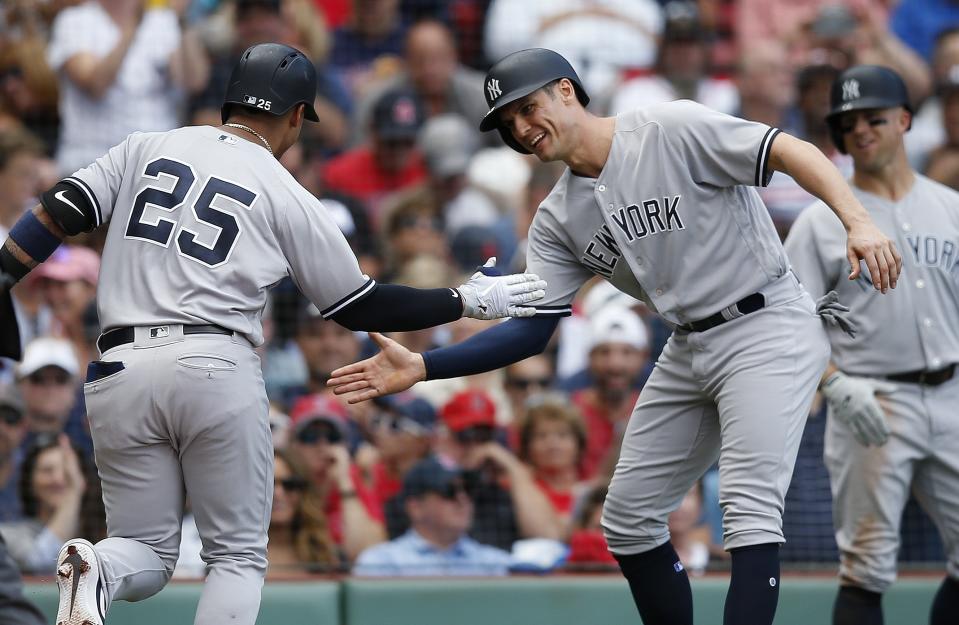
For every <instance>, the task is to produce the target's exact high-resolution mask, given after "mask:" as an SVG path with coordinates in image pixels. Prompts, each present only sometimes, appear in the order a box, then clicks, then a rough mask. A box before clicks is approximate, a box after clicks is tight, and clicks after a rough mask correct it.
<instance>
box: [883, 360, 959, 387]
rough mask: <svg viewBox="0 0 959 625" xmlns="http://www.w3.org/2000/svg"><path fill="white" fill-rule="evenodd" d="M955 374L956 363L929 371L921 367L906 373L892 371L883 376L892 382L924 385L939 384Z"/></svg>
mask: <svg viewBox="0 0 959 625" xmlns="http://www.w3.org/2000/svg"><path fill="white" fill-rule="evenodd" d="M955 374H956V365H955V364H951V365H949V366H948V367H946V368H945V369H938V370H936V371H929V370H928V369H921V370H919V371H907V372H906V373H894V374H892V375H887V376H885V378H886V379H887V380H891V381H893V382H909V383H912V384H924V385H926V386H939V385H940V384H942V383H943V382H948V381H949V380H951V379H952V378H953V376H955Z"/></svg>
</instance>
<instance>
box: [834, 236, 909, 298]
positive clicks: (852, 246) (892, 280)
mask: <svg viewBox="0 0 959 625" xmlns="http://www.w3.org/2000/svg"><path fill="white" fill-rule="evenodd" d="M846 257H847V258H848V259H849V267H850V269H851V271H850V273H849V279H850V280H855V279H856V278H858V277H859V274H860V273H861V272H862V269H861V268H860V266H859V261H860V259H861V260H862V261H863V262H865V263H866V267H868V268H869V275H870V276H872V285H873V286H874V287H876V290H878V291H882V292H883V293H885V292H886V290H887V289H888V288H890V287H892V288H896V282H897V281H898V280H899V272H900V271H901V270H902V257H901V256H899V252H898V251H896V246H895V245H893V242H892V241H891V240H890V239H889V237H887V236H886V235H884V234H883V233H882V231H880V230H879V228H877V227H876V225H875V224H874V223H872V222H871V221H870V222H864V223H859V224H857V225H855V226H854V227H852V228H850V229H849V239H848V241H847V242H846Z"/></svg>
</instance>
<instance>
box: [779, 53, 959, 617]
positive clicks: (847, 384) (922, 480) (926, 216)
mask: <svg viewBox="0 0 959 625" xmlns="http://www.w3.org/2000/svg"><path fill="white" fill-rule="evenodd" d="M831 99H832V101H831V112H830V113H829V116H828V117H827V121H828V123H829V125H830V129H831V131H832V135H833V141H834V143H835V145H836V147H837V148H839V150H840V151H842V152H844V153H848V154H850V155H851V156H852V158H853V163H854V171H853V177H852V189H853V193H855V195H856V197H857V198H858V199H859V201H860V202H862V204H863V206H865V207H866V208H867V209H868V210H869V213H870V215H872V217H873V219H874V220H875V221H876V223H877V224H878V226H879V228H880V229H881V230H882V231H883V232H886V233H888V234H889V235H890V236H891V237H892V238H893V240H894V241H895V243H896V244H897V245H898V246H899V247H900V249H902V250H904V251H905V252H904V257H905V258H904V259H903V273H902V280H901V281H900V283H899V284H900V286H899V290H898V291H897V292H896V293H895V294H894V295H892V296H889V297H876V296H875V295H874V293H873V290H872V289H871V288H869V286H870V285H869V280H868V278H867V277H866V276H865V274H864V275H862V276H860V277H859V279H857V280H855V281H852V282H850V281H848V280H844V279H843V275H842V274H843V273H844V258H845V256H844V249H843V234H844V233H843V227H842V224H841V223H840V222H839V220H838V219H836V217H835V216H834V215H833V214H832V213H831V212H830V211H829V209H828V208H827V207H826V205H825V204H822V203H816V204H813V205H812V206H810V207H809V208H807V209H806V210H805V211H803V213H802V214H800V216H799V218H798V219H797V220H796V222H795V224H794V225H793V227H792V230H791V231H790V233H789V236H788V238H787V239H786V251H787V253H788V254H789V259H790V261H791V263H792V266H793V268H794V269H795V271H796V273H797V274H798V276H799V279H800V280H801V281H802V284H803V286H804V287H805V288H806V289H807V290H808V291H809V293H810V294H811V295H812V296H813V297H816V296H818V295H822V294H823V293H825V292H826V291H829V290H832V289H835V290H836V291H837V292H838V294H839V297H840V298H841V299H842V301H843V302H844V303H847V304H848V305H849V307H850V309H851V312H850V315H851V316H850V320H851V321H852V322H853V323H855V324H856V326H857V327H858V329H859V332H860V334H859V335H858V336H857V337H856V340H851V339H849V337H847V336H845V335H844V334H843V333H841V332H836V331H835V330H832V329H830V330H829V332H828V333H829V340H830V343H832V362H831V363H830V364H829V366H828V368H827V370H826V373H825V376H824V378H823V380H824V382H823V384H822V394H823V395H824V396H825V398H826V401H827V402H828V408H829V416H828V419H829V421H828V422H827V425H826V441H825V450H824V456H825V463H826V467H827V469H828V470H829V478H830V481H831V484H832V494H833V519H834V520H835V524H836V542H837V544H838V546H839V550H840V553H841V564H840V569H839V583H840V589H839V595H838V597H837V598H836V603H835V607H834V611H833V624H834V625H878V624H880V623H882V621H883V618H882V607H881V599H882V593H883V592H885V590H886V589H887V588H889V585H890V584H892V582H893V580H894V579H895V577H896V559H897V554H898V551H899V525H900V521H901V519H902V511H903V507H904V506H905V505H906V502H907V500H908V499H909V493H910V490H912V492H914V493H915V494H916V498H917V499H918V500H919V503H920V504H921V505H922V507H923V509H925V510H926V512H928V513H929V516H931V517H932V519H933V521H935V523H936V526H937V527H938V528H939V533H940V534H941V536H942V539H943V543H944V544H945V548H946V555H947V557H948V575H947V577H946V579H945V580H944V581H943V583H942V586H941V587H940V588H939V592H938V593H937V594H936V597H935V600H934V602H933V606H932V612H931V616H930V623H932V624H933V625H947V624H950V625H951V624H955V623H956V622H959V414H957V410H959V377H957V376H956V375H955V373H956V363H959V193H956V192H955V191H953V190H951V189H949V188H948V187H945V186H943V185H941V184H939V183H937V182H933V181H932V180H929V179H928V178H926V177H925V176H921V175H919V174H918V173H916V172H915V171H913V170H912V169H911V168H910V167H909V163H908V161H907V160H906V151H905V149H904V147H903V135H904V134H905V133H906V131H907V130H909V126H910V125H911V123H912V108H911V107H910V105H909V97H908V94H907V93H906V87H905V85H904V84H903V81H902V79H901V78H900V77H899V76H898V75H897V74H896V73H895V72H893V71H892V70H890V69H887V68H885V67H879V66H874V65H862V66H858V67H853V68H851V69H849V70H846V71H845V72H844V73H843V74H842V75H840V76H839V77H838V78H837V80H836V81H835V82H834V83H833V85H832V93H831ZM916 622H919V619H918V618H917V620H916Z"/></svg>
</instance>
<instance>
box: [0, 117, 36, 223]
mask: <svg viewBox="0 0 959 625" xmlns="http://www.w3.org/2000/svg"><path fill="white" fill-rule="evenodd" d="M42 156H43V145H42V144H41V143H40V142H39V141H38V140H37V139H36V138H35V137H34V136H33V135H32V134H30V133H29V132H27V131H25V130H5V131H0V189H3V193H0V238H4V239H5V238H6V236H7V233H9V232H10V228H12V227H13V224H14V223H16V221H17V219H19V218H20V216H21V215H23V213H25V212H26V211H28V210H30V209H31V208H33V207H34V206H35V205H36V204H37V194H38V188H39V184H38V183H39V171H38V170H39V168H40V158H41V157H42Z"/></svg>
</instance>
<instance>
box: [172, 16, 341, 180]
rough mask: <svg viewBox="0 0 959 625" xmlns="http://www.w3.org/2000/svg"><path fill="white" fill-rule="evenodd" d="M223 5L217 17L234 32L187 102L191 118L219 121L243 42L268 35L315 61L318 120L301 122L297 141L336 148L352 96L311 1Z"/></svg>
mask: <svg viewBox="0 0 959 625" xmlns="http://www.w3.org/2000/svg"><path fill="white" fill-rule="evenodd" d="M226 9H227V11H226V12H225V14H224V15H223V18H224V19H226V20H227V21H228V22H229V23H230V25H232V31H233V34H234V38H233V40H232V42H231V44H230V45H229V46H227V47H226V49H225V50H223V51H222V52H219V53H218V54H216V55H215V56H214V58H213V62H212V66H211V71H210V80H209V81H207V83H206V87H205V89H203V91H202V92H201V93H199V94H197V96H196V97H195V98H193V100H192V101H191V102H190V111H191V113H190V118H191V120H192V123H193V124H194V125H210V126H218V125H219V124H220V107H221V105H222V104H223V98H224V97H225V95H226V88H227V84H228V83H229V80H230V73H231V72H232V71H233V68H234V67H235V66H236V63H237V62H238V61H239V60H240V55H242V54H243V52H244V51H246V49H247V48H249V47H250V46H253V45H256V44H258V43H266V42H271V41H272V42H280V43H287V44H289V45H293V46H294V47H296V48H300V49H303V50H305V53H306V54H307V55H308V56H310V58H311V60H312V61H313V63H314V65H315V67H316V79H317V97H316V99H315V100H314V102H313V108H314V109H315V110H316V114H317V116H318V117H319V118H320V121H321V123H319V124H310V125H309V127H308V128H307V127H304V129H303V136H302V138H301V142H307V143H311V144H316V147H318V148H320V149H322V150H323V151H324V152H335V151H338V150H339V149H341V148H342V147H343V146H344V145H345V144H346V141H347V138H348V136H347V135H348V133H349V125H348V122H347V118H348V115H349V111H350V108H351V106H352V104H351V102H352V99H351V96H350V94H349V92H348V91H347V90H346V88H345V87H344V86H343V85H342V84H341V83H340V81H339V80H338V79H337V78H336V76H335V75H334V74H333V72H332V71H330V68H329V65H327V64H326V57H325V54H326V53H327V52H328V51H329V50H328V47H329V40H328V37H327V33H326V32H325V29H324V28H323V24H322V20H321V21H320V22H317V18H318V14H317V13H316V10H315V9H314V8H313V7H312V5H311V4H310V3H309V2H308V1H307V0H285V2H284V1H282V0H236V1H235V3H234V4H232V5H228V6H227V7H226ZM230 9H232V11H231V10H230ZM281 9H283V10H281ZM298 180H299V178H298ZM304 186H307V188H310V187H309V186H308V185H304ZM310 190H311V191H312V190H313V189H310Z"/></svg>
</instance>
